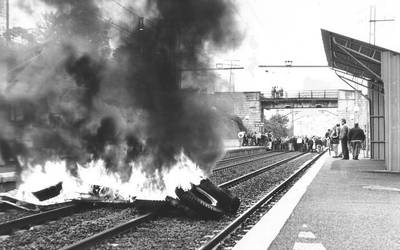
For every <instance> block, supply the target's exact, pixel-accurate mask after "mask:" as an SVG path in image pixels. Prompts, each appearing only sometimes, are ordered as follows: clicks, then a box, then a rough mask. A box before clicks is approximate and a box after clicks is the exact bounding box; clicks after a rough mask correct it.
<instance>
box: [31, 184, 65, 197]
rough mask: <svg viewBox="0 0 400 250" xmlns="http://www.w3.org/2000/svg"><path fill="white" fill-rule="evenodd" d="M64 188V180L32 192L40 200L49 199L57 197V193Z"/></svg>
mask: <svg viewBox="0 0 400 250" xmlns="http://www.w3.org/2000/svg"><path fill="white" fill-rule="evenodd" d="M61 189H62V181H61V182H59V183H57V184H56V185H54V186H50V187H48V188H45V189H42V190H39V191H36V192H32V194H33V195H34V196H35V197H36V198H38V200H39V201H44V200H48V199H51V198H54V197H56V196H57V195H59V194H60V192H61Z"/></svg>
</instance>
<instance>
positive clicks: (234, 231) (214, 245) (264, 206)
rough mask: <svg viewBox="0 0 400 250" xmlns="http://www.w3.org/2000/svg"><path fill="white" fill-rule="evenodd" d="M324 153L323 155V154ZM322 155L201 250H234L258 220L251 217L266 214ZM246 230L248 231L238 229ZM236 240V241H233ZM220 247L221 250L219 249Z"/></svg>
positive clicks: (237, 219)
mask: <svg viewBox="0 0 400 250" xmlns="http://www.w3.org/2000/svg"><path fill="white" fill-rule="evenodd" d="M323 153H324V152H323ZM323 153H322V154H323ZM322 154H318V155H316V156H315V157H313V158H312V159H311V160H309V161H307V162H305V163H304V164H303V165H302V166H301V167H300V168H299V169H298V170H297V171H296V172H294V173H293V174H292V175H291V176H289V177H288V178H286V179H285V180H284V181H283V182H282V183H281V184H279V185H277V186H276V187H275V188H274V189H273V190H271V191H270V192H268V193H267V194H266V195H265V196H263V197H262V198H261V199H259V200H258V201H257V202H256V203H254V205H252V206H251V207H250V208H248V209H247V210H246V211H244V212H243V213H242V214H241V215H240V216H238V217H237V218H236V219H235V220H234V221H232V222H231V223H230V224H229V225H228V226H226V227H225V228H223V229H222V230H221V231H220V232H218V233H217V234H216V235H215V236H214V237H213V238H211V239H210V240H209V241H208V242H207V243H205V244H204V245H202V246H201V247H200V248H199V250H211V249H221V248H232V247H233V246H234V245H235V243H236V241H237V240H238V239H240V238H241V237H242V236H243V235H244V234H245V233H246V232H247V231H248V230H249V229H250V228H251V227H252V226H254V225H255V224H256V223H257V221H258V220H252V219H251V217H252V215H254V214H255V213H257V212H258V213H259V216H260V215H263V214H265V212H266V210H268V209H269V208H270V207H271V206H272V205H271V203H274V202H276V201H277V200H279V199H278V197H279V196H280V195H282V193H283V192H285V191H286V190H287V188H288V187H290V186H291V185H292V184H293V181H294V180H295V179H297V178H299V177H300V176H301V175H302V174H303V173H304V171H305V170H306V169H307V168H309V167H310V166H311V165H312V164H313V163H314V162H315V161H316V160H318V159H319V157H321V156H322ZM239 228H240V229H243V228H246V230H238V229H239ZM228 237H230V239H229V242H228V243H226V244H225V245H223V246H222V244H224V242H225V240H226V239H227V238H228ZM232 239H235V240H232ZM218 247H220V248H218Z"/></svg>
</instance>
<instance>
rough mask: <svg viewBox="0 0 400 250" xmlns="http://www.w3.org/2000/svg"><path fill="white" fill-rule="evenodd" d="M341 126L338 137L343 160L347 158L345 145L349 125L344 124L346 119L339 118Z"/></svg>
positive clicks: (347, 153) (347, 152)
mask: <svg viewBox="0 0 400 250" xmlns="http://www.w3.org/2000/svg"><path fill="white" fill-rule="evenodd" d="M341 123H342V128H341V129H340V135H339V139H340V142H341V145H342V153H343V158H342V159H343V160H348V159H349V148H348V147H347V142H348V140H349V127H348V126H347V124H346V119H344V118H343V119H342V120H341Z"/></svg>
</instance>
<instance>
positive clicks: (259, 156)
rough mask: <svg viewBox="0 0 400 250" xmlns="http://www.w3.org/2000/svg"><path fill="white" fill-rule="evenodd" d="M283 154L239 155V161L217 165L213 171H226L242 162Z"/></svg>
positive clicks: (246, 162) (281, 153)
mask: <svg viewBox="0 0 400 250" xmlns="http://www.w3.org/2000/svg"><path fill="white" fill-rule="evenodd" d="M283 154H286V153H285V152H279V153H262V154H257V155H250V156H246V157H241V161H239V162H232V163H231V164H228V165H225V166H223V167H217V168H215V169H213V173H217V172H221V171H226V170H229V169H231V168H234V167H238V166H240V165H243V164H248V163H250V162H255V161H259V160H264V159H268V158H271V157H274V156H278V155H283Z"/></svg>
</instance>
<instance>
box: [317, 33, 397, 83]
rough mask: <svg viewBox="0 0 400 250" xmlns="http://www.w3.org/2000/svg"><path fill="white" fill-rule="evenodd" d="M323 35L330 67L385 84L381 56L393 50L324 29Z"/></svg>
mask: <svg viewBox="0 0 400 250" xmlns="http://www.w3.org/2000/svg"><path fill="white" fill-rule="evenodd" d="M321 33H322V40H323V43H324V48H325V54H326V58H327V60H328V65H329V66H330V67H332V68H333V69H334V70H337V71H340V72H343V73H346V74H349V75H351V76H353V77H358V78H360V79H363V80H366V81H369V82H379V83H382V82H383V81H382V78H381V55H382V52H384V51H391V50H389V49H385V48H382V47H379V46H376V45H372V44H369V43H366V42H363V41H360V40H356V39H354V38H350V37H347V36H344V35H340V34H337V33H334V32H331V31H328V30H324V29H321ZM391 52H393V53H396V54H399V53H398V52H394V51H391Z"/></svg>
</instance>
